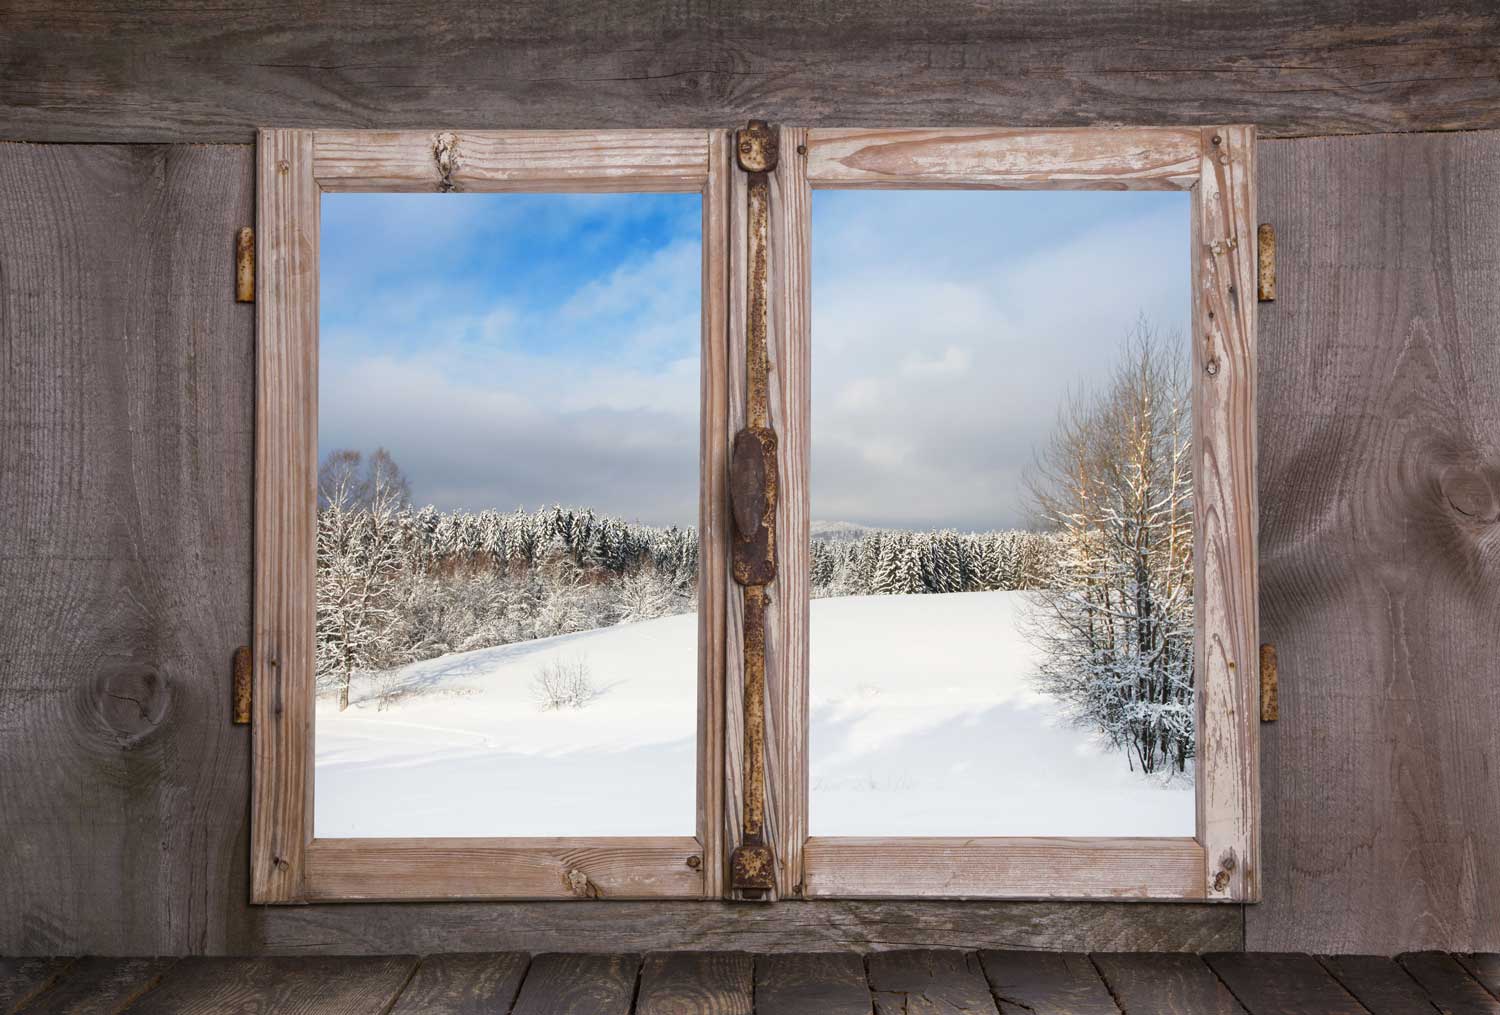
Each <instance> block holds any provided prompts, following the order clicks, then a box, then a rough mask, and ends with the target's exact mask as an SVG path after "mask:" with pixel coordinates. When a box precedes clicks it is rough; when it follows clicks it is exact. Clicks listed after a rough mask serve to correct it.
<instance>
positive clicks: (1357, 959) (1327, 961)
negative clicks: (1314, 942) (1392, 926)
mask: <svg viewBox="0 0 1500 1015" xmlns="http://www.w3.org/2000/svg"><path fill="white" fill-rule="evenodd" d="M1320 961H1321V962H1322V964H1323V968H1324V969H1326V970H1328V972H1329V973H1330V974H1332V976H1333V978H1334V979H1336V980H1338V981H1339V983H1341V984H1343V987H1344V989H1345V990H1347V991H1348V992H1349V993H1350V994H1351V995H1353V997H1354V999H1355V1000H1357V1001H1358V1002H1359V1003H1360V1004H1362V1005H1364V1006H1365V1010H1366V1011H1368V1012H1369V1013H1370V1015H1435V1013H1436V1012H1437V1006H1436V1005H1434V1004H1433V1003H1432V1002H1431V1001H1429V1000H1428V999H1427V992H1426V991H1424V990H1423V989H1422V988H1421V987H1420V986H1418V985H1417V981H1416V980H1413V979H1412V978H1411V976H1410V974H1408V973H1407V972H1406V970H1404V969H1402V968H1401V965H1400V963H1398V962H1397V961H1396V960H1395V959H1392V958H1387V957H1386V956H1384V955H1325V956H1323V957H1322V958H1321V959H1320Z"/></svg>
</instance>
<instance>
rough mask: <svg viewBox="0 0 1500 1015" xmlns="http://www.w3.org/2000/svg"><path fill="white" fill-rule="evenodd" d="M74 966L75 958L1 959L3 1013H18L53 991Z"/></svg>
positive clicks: (0, 995)
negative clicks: (25, 1006)
mask: <svg viewBox="0 0 1500 1015" xmlns="http://www.w3.org/2000/svg"><path fill="white" fill-rule="evenodd" d="M72 963H73V960H72V959H43V958H35V959H8V958H0V1012H14V1011H19V1010H20V1009H21V1007H22V1006H23V1005H25V1004H26V1003H27V1002H29V1001H31V1000H32V999H34V998H36V997H39V996H40V995H42V994H43V993H45V992H46V991H47V990H49V989H51V988H52V987H53V986H54V985H55V984H56V983H57V981H58V980H59V979H60V978H61V977H62V975H63V974H64V973H65V972H66V971H67V969H68V967H69V966H70V965H72Z"/></svg>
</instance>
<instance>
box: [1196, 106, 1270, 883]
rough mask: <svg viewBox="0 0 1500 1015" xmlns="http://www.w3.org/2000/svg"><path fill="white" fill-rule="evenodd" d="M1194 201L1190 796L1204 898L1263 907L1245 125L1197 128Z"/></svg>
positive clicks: (1249, 170) (1251, 265)
mask: <svg viewBox="0 0 1500 1015" xmlns="http://www.w3.org/2000/svg"><path fill="white" fill-rule="evenodd" d="M1200 137H1201V139H1202V143H1201V152H1202V156H1201V158H1202V172H1201V175H1200V177H1199V182H1198V187H1197V190H1196V191H1195V192H1194V195H1193V250H1194V256H1193V260H1192V291H1193V297H1192V298H1193V305H1192V322H1193V342H1192V347H1193V354H1192V370H1193V546H1194V550H1193V589H1194V592H1193V609H1194V612H1195V613H1196V615H1197V625H1198V630H1197V637H1196V638H1195V639H1194V684H1195V692H1196V706H1197V709H1198V737H1197V746H1196V753H1195V756H1194V762H1193V764H1194V770H1193V786H1194V789H1195V791H1196V793H1197V802H1198V806H1197V823H1198V842H1199V843H1200V844H1201V845H1202V846H1203V851H1204V853H1205V859H1206V861H1207V870H1206V871H1205V886H1204V887H1205V889H1206V890H1207V894H1208V898H1209V899H1210V900H1228V899H1232V900H1236V901H1241V902H1253V901H1256V900H1258V899H1259V898H1260V721H1259V719H1260V673H1259V651H1260V650H1259V645H1260V621H1259V609H1258V602H1259V601H1258V593H1257V589H1258V584H1257V583H1258V581H1259V579H1258V576H1257V570H1258V568H1257V542H1256V541H1257V533H1258V531H1259V520H1260V516H1259V508H1258V506H1257V494H1256V485H1255V481H1256V475H1255V452H1256V404H1255V399H1256V363H1257V359H1256V331H1255V327H1256V317H1255V313H1256V307H1257V305H1258V304H1257V302H1256V298H1255V263H1256V261H1255V230H1256V219H1255V128H1254V127H1205V128H1203V129H1202V131H1201V132H1200Z"/></svg>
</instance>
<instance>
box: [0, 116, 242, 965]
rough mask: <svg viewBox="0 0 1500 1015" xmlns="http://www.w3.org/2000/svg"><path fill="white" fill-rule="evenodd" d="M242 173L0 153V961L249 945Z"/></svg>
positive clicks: (122, 153) (193, 165) (94, 153)
mask: <svg viewBox="0 0 1500 1015" xmlns="http://www.w3.org/2000/svg"><path fill="white" fill-rule="evenodd" d="M252 166H253V161H252V153H251V151H250V150H249V149H248V148H245V147H232V148H222V147H187V146H183V147H171V148H153V147H120V146H105V147H92V146H77V145H63V146H35V145H15V144H11V145H0V222H4V223H5V228H3V229H0V350H3V352H0V390H3V392H4V394H3V395H0V404H3V407H4V408H3V412H0V427H3V436H0V475H3V476H4V481H3V482H0V512H3V514H0V516H3V517H4V518H5V519H6V533H5V537H4V540H3V551H0V660H3V662H0V856H4V857H5V858H6V863H7V868H6V870H5V873H4V874H3V876H0V914H4V915H3V916H0V954H6V955H56V954H73V955H76V954H103V955H119V956H129V955H142V954H144V955H156V954H179V953H183V952H188V951H203V950H218V951H222V950H227V949H239V948H244V947H247V946H248V930H249V925H250V922H251V921H250V916H249V913H248V911H247V910H246V908H245V906H244V895H245V800H246V796H247V793H248V784H249V749H250V742H249V734H248V731H246V730H245V729H243V728H236V727H233V726H231V725H230V723H229V708H230V694H229V676H230V659H231V656H232V654H233V652H234V649H235V647H236V646H237V645H241V644H244V643H246V641H247V640H248V636H249V627H250V617H249V594H248V590H249V576H250V553H251V549H250V502H249V492H250V467H251V455H252V442H253V433H252V419H253V405H254V402H253V397H254V395H253V392H254V385H253V381H252V377H253V363H254V358H253V357H254V352H253V342H252V331H251V329H252V326H253V325H252V322H253V316H252V315H253V308H252V306H251V305H248V304H238V303H235V302H234V236H235V231H236V230H237V229H238V227H240V226H242V225H246V224H248V223H249V222H250V221H251V218H252V215H253V208H254V204H253V200H252V195H253V189H252V179H253V176H252Z"/></svg>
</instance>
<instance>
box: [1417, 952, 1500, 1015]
mask: <svg viewBox="0 0 1500 1015" xmlns="http://www.w3.org/2000/svg"><path fill="white" fill-rule="evenodd" d="M1399 961H1400V963H1401V965H1402V967H1403V968H1405V970H1406V971H1407V972H1408V973H1410V974H1411V975H1412V978H1413V979H1414V980H1416V981H1417V982H1418V983H1420V984H1421V985H1422V989H1423V990H1425V991H1426V992H1427V997H1428V999H1429V1000H1431V1001H1432V1003H1433V1004H1435V1005H1437V1008H1438V1010H1439V1011H1441V1012H1443V1015H1500V998H1496V997H1495V995H1493V994H1491V993H1490V992H1489V991H1487V990H1485V989H1484V986H1483V985H1482V984H1481V983H1480V982H1479V981H1478V980H1476V979H1474V977H1472V976H1470V975H1469V972H1468V970H1466V969H1464V967H1463V966H1461V965H1459V963H1458V960H1457V959H1455V958H1454V957H1453V956H1451V955H1447V954H1444V953H1443V952H1412V953H1410V954H1407V955H1403V956H1401V957H1400V959H1399Z"/></svg>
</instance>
